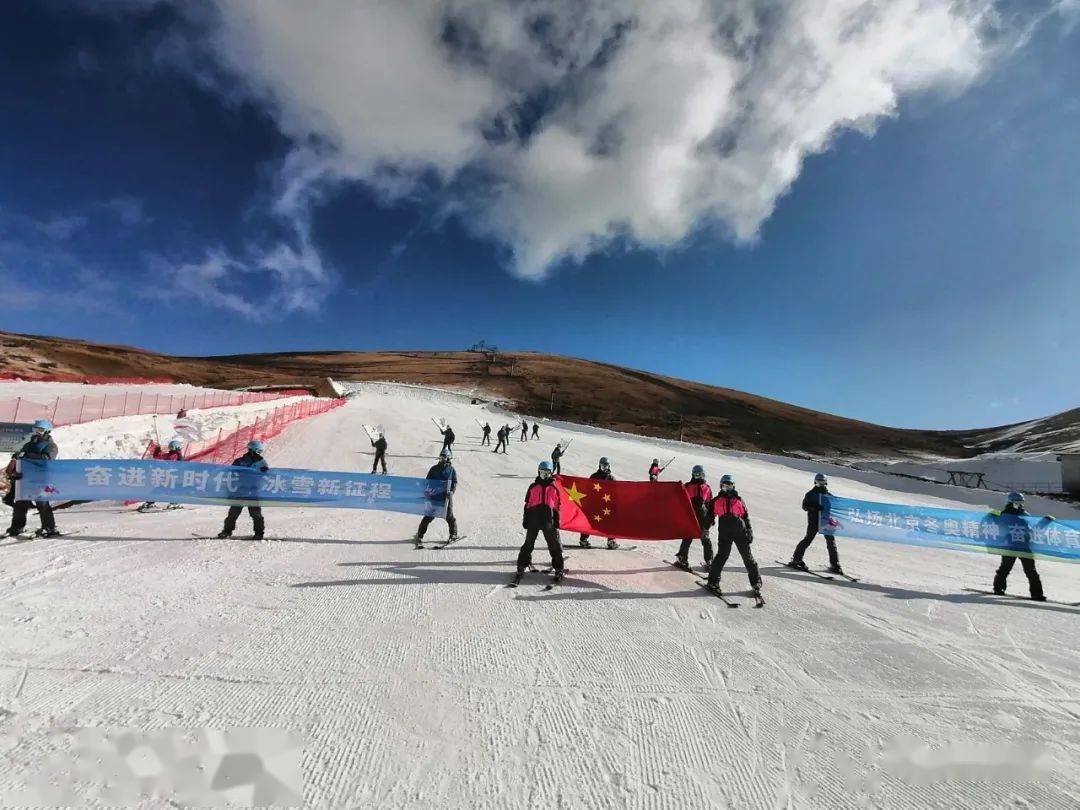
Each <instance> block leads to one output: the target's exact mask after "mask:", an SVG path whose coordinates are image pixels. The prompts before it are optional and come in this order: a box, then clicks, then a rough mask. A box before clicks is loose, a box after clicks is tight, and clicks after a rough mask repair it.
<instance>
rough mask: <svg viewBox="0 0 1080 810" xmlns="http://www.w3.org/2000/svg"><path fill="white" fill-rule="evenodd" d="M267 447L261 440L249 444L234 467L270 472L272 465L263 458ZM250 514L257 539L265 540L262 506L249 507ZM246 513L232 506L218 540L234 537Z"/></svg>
mask: <svg viewBox="0 0 1080 810" xmlns="http://www.w3.org/2000/svg"><path fill="white" fill-rule="evenodd" d="M264 449H265V446H264V445H263V443H262V442H260V441H259V440H257V439H256V440H254V441H250V442H248V445H247V452H246V453H244V455H242V456H240V458H238V459H236V461H234V462H233V466H234V467H247V468H248V469H251V470H255V471H257V472H261V473H265V472H269V471H270V465H269V464H267V463H266V459H264V458H263V455H262V454H263V450H264ZM247 510H248V514H249V515H251V525H252V527H253V528H254V530H255V539H256V540H262V539H263V531H264V530H265V528H266V524H265V523H264V522H263V513H262V507H261V506H249V507H248V508H247ZM243 511H244V507H242V506H230V507H229V513H228V514H227V515H226V516H225V525H224V526H223V527H222V529H221V532H220V533H219V534H218V540H225V539H227V538H229V537H232V533H233V530H235V529H236V521H237V520H238V519H239V518H240V513H241V512H243Z"/></svg>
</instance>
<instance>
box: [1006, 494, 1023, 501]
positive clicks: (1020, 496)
mask: <svg viewBox="0 0 1080 810" xmlns="http://www.w3.org/2000/svg"><path fill="white" fill-rule="evenodd" d="M1023 502H1024V493H1023V492H1010V493H1009V503H1023Z"/></svg>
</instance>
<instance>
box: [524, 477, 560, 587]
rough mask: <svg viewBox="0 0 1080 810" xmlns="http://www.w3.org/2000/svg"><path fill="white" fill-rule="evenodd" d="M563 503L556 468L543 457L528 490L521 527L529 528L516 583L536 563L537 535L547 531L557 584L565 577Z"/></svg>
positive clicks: (545, 537) (547, 540) (545, 539)
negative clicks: (561, 534)
mask: <svg viewBox="0 0 1080 810" xmlns="http://www.w3.org/2000/svg"><path fill="white" fill-rule="evenodd" d="M561 507H562V493H561V492H560V491H559V487H558V485H557V484H556V483H555V477H554V471H553V469H552V466H551V462H550V461H541V462H540V464H539V465H538V466H537V468H536V480H535V481H533V482H532V483H531V484H529V488H528V489H527V490H526V491H525V511H524V512H523V514H522V516H521V528H523V529H524V530H525V542H524V543H523V544H522V546H521V551H519V552H518V558H517V574H516V575H515V576H514V580H513V583H512V584H514V585H516V584H517V583H519V582H521V578H522V577H523V576H524V575H525V571H527V570H528V568H529V566H530V565H532V552H533V546H534V545H535V544H536V537H537V535H539V534H543V535H544V541H545V542H546V543H547V547H548V553H549V554H550V555H551V568H552V572H553V573H554V575H555V582H556V584H557V583H559V582H561V581H562V578H563V574H564V570H563V569H564V565H565V561H564V559H563V551H562V543H560V542H559V510H560V508H561Z"/></svg>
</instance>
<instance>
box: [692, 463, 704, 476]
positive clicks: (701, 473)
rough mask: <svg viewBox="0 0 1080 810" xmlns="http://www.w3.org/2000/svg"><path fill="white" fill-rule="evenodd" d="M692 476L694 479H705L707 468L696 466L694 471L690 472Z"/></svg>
mask: <svg viewBox="0 0 1080 810" xmlns="http://www.w3.org/2000/svg"><path fill="white" fill-rule="evenodd" d="M690 475H691V477H693V478H704V477H705V468H704V467H702V466H701V465H700V464H695V465H694V469H692V470H691V471H690Z"/></svg>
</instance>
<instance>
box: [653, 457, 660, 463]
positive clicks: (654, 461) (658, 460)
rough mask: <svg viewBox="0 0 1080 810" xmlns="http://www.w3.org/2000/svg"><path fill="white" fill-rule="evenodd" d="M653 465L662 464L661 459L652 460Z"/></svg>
mask: <svg viewBox="0 0 1080 810" xmlns="http://www.w3.org/2000/svg"><path fill="white" fill-rule="evenodd" d="M652 463H653V464H659V463H660V459H658V458H654V459H653V460H652Z"/></svg>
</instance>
